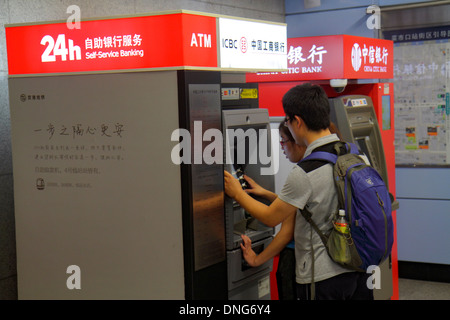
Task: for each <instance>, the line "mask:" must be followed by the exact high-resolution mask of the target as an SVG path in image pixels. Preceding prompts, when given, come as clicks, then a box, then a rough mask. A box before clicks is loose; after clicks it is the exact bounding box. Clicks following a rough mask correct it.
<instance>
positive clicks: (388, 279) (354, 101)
mask: <svg viewBox="0 0 450 320" xmlns="http://www.w3.org/2000/svg"><path fill="white" fill-rule="evenodd" d="M329 101H330V116H331V121H333V122H334V123H335V124H336V126H337V128H338V130H339V132H340V133H341V136H342V139H343V140H344V141H348V142H353V143H355V144H356V145H357V146H358V147H359V148H360V150H361V151H363V152H364V153H365V154H366V155H367V157H368V159H369V161H370V163H371V164H372V166H373V167H374V168H375V169H376V170H377V171H378V172H379V173H380V175H381V177H382V178H383V180H384V181H385V183H386V185H388V174H387V167H386V159H385V156H384V149H383V144H382V140H381V134H380V128H379V127H378V121H377V117H376V114H375V109H374V106H373V103H372V99H371V98H370V97H368V96H364V95H351V96H341V97H337V98H333V99H329ZM394 206H395V204H393V207H392V209H393V210H395V209H396V208H395V207H394ZM380 270H381V286H380V289H374V297H375V299H376V300H385V299H389V298H390V297H391V296H392V292H393V287H392V266H391V258H390V257H389V259H386V260H385V261H384V262H383V263H382V264H381V265H380Z"/></svg>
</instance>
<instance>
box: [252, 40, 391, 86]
mask: <svg viewBox="0 0 450 320" xmlns="http://www.w3.org/2000/svg"><path fill="white" fill-rule="evenodd" d="M287 47H288V51H287V60H288V61H287V63H288V70H287V71H284V72H260V73H248V74H247V81H249V82H264V81H297V80H328V79H369V78H374V79H375V78H381V79H388V78H393V55H394V46H393V42H392V41H390V40H382V39H373V38H365V37H356V36H349V35H337V36H319V37H305V38H288V39H287Z"/></svg>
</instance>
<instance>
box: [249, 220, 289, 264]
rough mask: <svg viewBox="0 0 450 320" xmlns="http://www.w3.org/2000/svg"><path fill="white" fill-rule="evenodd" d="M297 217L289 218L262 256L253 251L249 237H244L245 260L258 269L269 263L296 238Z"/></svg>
mask: <svg viewBox="0 0 450 320" xmlns="http://www.w3.org/2000/svg"><path fill="white" fill-rule="evenodd" d="M294 225H295V216H294V215H292V216H289V217H288V218H286V220H284V221H283V223H282V224H281V229H280V231H278V233H277V235H276V236H275V238H274V239H273V240H272V242H271V243H270V244H269V245H268V246H267V248H265V249H264V250H263V251H262V252H261V253H260V254H258V255H257V254H256V253H255V252H254V251H253V249H252V242H251V240H250V238H249V237H247V236H246V235H242V239H243V241H244V244H242V243H241V248H242V252H243V254H244V259H245V261H247V263H248V264H249V265H250V266H252V267H258V266H260V265H262V264H263V263H265V262H267V261H269V260H270V259H272V258H273V257H275V256H276V255H277V254H279V253H280V252H281V250H283V249H284V248H285V247H286V245H287V244H288V243H289V241H291V240H292V238H293V237H294Z"/></svg>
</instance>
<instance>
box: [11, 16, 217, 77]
mask: <svg viewBox="0 0 450 320" xmlns="http://www.w3.org/2000/svg"><path fill="white" fill-rule="evenodd" d="M6 39H7V53H8V68H9V74H10V75H18V74H42V73H61V72H84V71H103V70H123V69H142V68H144V69H145V68H160V67H177V66H197V67H217V45H216V41H217V39H216V18H215V17H209V16H201V15H193V14H184V13H177V14H168V15H154V16H145V17H132V18H120V19H108V20H96V21H83V22H81V28H80V29H69V28H67V26H66V23H56V24H41V25H28V26H12V27H7V28H6Z"/></svg>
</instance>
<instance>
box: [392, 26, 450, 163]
mask: <svg viewBox="0 0 450 320" xmlns="http://www.w3.org/2000/svg"><path fill="white" fill-rule="evenodd" d="M384 35H385V38H386V39H390V40H393V41H394V81H393V82H394V97H395V100H394V106H395V112H394V114H395V161H396V165H397V166H444V167H447V166H449V167H450V143H449V142H450V117H449V114H450V97H449V94H450V89H449V85H450V26H447V27H439V28H426V29H414V30H401V31H390V32H387V33H386V32H385V34H384Z"/></svg>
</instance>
